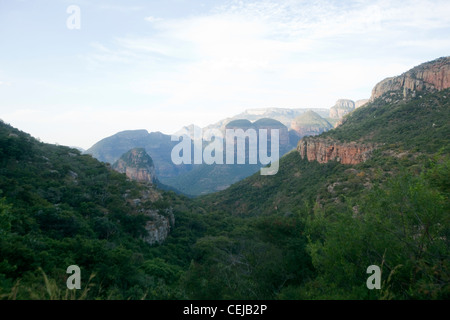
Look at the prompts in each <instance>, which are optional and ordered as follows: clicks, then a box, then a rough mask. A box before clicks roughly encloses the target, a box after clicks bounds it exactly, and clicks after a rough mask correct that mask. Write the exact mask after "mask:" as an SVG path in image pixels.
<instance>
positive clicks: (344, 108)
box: [330, 99, 355, 119]
mask: <svg viewBox="0 0 450 320" xmlns="http://www.w3.org/2000/svg"><path fill="white" fill-rule="evenodd" d="M353 110H355V102H354V101H353V100H348V99H339V100H338V101H336V103H335V105H334V106H332V107H331V108H330V118H332V119H342V117H343V116H345V115H346V114H347V113H350V112H352V111H353Z"/></svg>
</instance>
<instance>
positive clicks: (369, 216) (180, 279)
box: [0, 57, 450, 300]
mask: <svg viewBox="0 0 450 320" xmlns="http://www.w3.org/2000/svg"><path fill="white" fill-rule="evenodd" d="M449 66H450V57H443V58H439V59H436V60H434V61H430V62H427V63H424V64H422V65H419V66H417V67H415V68H413V69H411V70H409V71H407V72H405V73H404V74H402V75H399V76H396V77H392V78H388V79H386V80H383V81H381V82H380V83H379V84H377V85H376V86H375V88H374V90H373V91H372V96H371V98H370V101H368V102H366V103H365V104H364V105H362V106H360V107H359V108H356V105H355V109H354V110H353V111H350V112H349V113H347V114H345V115H344V116H343V118H342V119H340V121H339V124H338V125H337V126H336V127H335V128H330V129H329V130H324V131H323V132H321V133H319V132H317V133H318V134H316V135H313V136H311V135H310V136H304V137H301V138H300V140H299V141H298V142H297V143H296V146H295V148H294V149H293V150H291V151H289V152H287V153H285V154H284V156H282V157H281V158H280V160H279V171H278V173H277V174H275V175H267V176H264V175H260V174H259V173H255V174H253V175H251V176H249V177H247V178H245V179H243V180H241V181H238V182H236V183H234V184H232V185H231V186H229V187H227V188H226V189H225V190H222V191H219V192H214V193H209V194H205V195H201V196H199V197H196V198H193V199H192V198H188V197H185V196H183V195H180V194H177V193H176V192H173V191H167V190H162V189H160V188H159V187H158V185H157V184H156V183H155V180H154V176H155V174H154V173H156V178H159V176H158V170H159V172H160V173H162V172H164V170H161V167H160V168H159V169H158V166H157V159H159V160H158V161H161V162H163V161H164V160H165V159H167V155H166V154H155V153H154V152H155V151H158V150H166V149H170V146H171V145H170V143H171V142H170V136H165V135H162V134H158V133H148V132H147V131H137V132H134V131H128V132H124V133H119V134H117V135H115V136H113V137H109V138H106V139H105V140H104V141H102V143H99V144H98V145H97V146H96V149H95V151H96V152H97V156H98V155H101V156H102V157H104V158H105V159H108V162H109V163H113V165H110V164H108V163H105V162H101V161H99V160H97V159H96V158H94V157H92V156H90V155H88V154H82V153H81V152H80V151H79V150H76V149H74V148H69V147H64V146H57V145H51V144H45V143H42V142H40V141H38V140H37V139H35V138H33V137H31V136H30V135H29V134H27V133H25V132H22V131H20V130H18V129H16V128H13V127H12V126H10V125H8V124H6V123H3V122H0V190H1V194H0V256H1V260H0V297H1V298H3V299H115V300H118V299H119V300H120V299H154V300H165V299H180V300H181V299H197V300H203V299H238V300H260V299H279V300H306V299H308V300H314V299H338V300H344V299H345V300H347V299H352V300H353V299H356V300H359V299H367V300H371V299H394V300H403V299H407V300H420V299H423V300H431V299H440V300H448V299H449V298H450V276H449V275H450V264H449V261H450V259H449V257H450V242H449V239H450V215H449V212H450V201H449V196H450V184H449V180H448V177H449V176H450V157H449V152H450V126H449V125H448V119H450V99H449V97H450V82H449V81H448V79H449V76H450V72H449V70H450V68H449ZM339 105H341V106H342V107H343V109H345V108H347V107H350V108H351V107H352V105H351V104H348V103H347V102H345V103H342V104H340V103H339ZM344 111H345V110H344ZM305 113H306V112H304V113H303V114H305ZM338 114H339V112H338ZM298 116H301V115H296V116H295V118H297V117H298ZM318 116H320V114H318V113H317V112H315V114H314V113H313V112H308V113H306V117H307V118H311V119H313V120H314V121H322V120H326V121H328V120H327V119H323V117H320V118H318ZM295 118H294V119H295ZM294 119H293V120H294ZM235 120H238V121H237V123H236V122H235V123H234V124H233V122H231V124H230V123H228V124H229V125H230V126H233V125H239V126H242V125H245V126H255V123H256V124H257V125H258V126H268V125H274V124H276V125H277V126H278V127H280V128H282V127H281V126H280V124H279V123H278V122H274V121H276V120H273V119H270V120H265V119H263V120H262V121H261V123H259V124H258V123H257V121H253V122H251V120H248V119H235ZM300 120H301V119H300ZM300 120H299V119H297V121H295V122H296V123H301V121H300ZM291 122H292V121H291ZM325 124H326V123H325ZM328 124H329V125H332V124H331V123H330V122H329V121H328ZM281 125H283V124H282V123H281ZM309 128H314V127H313V126H310V127H309ZM284 130H289V128H288V127H287V126H285V129H284ZM309 130H310V131H311V129H309ZM287 136H288V137H289V136H290V135H289V134H288V135H287ZM136 143H139V144H141V145H140V146H139V148H138V149H135V148H136V146H134V147H131V148H129V146H131V145H134V144H136ZM175 143H176V142H175ZM289 143H291V142H289ZM105 146H106V147H105ZM117 146H119V147H120V148H117ZM130 150H131V151H130ZM147 150H150V151H153V153H151V152H147ZM122 151H123V152H122ZM169 154H170V153H169ZM116 161H117V162H116ZM114 162H115V163H114ZM127 168H130V169H129V170H127ZM182 168H184V170H186V171H185V172H187V173H190V172H194V170H195V169H196V168H194V167H191V168H188V167H187V166H182ZM202 168H215V169H214V170H219V168H221V167H220V166H215V167H213V166H211V167H202ZM138 169H139V170H138ZM140 169H142V170H140ZM116 170H117V171H116ZM153 170H154V171H153ZM177 170H181V169H179V168H177V167H176V166H175V165H174V166H173V167H171V166H168V169H167V174H168V175H169V174H173V176H175V175H176V173H177ZM118 171H119V172H118ZM225 172H226V171H225ZM208 174H211V173H208ZM215 174H217V175H218V174H219V172H216V173H215ZM186 183H189V181H187V182H186ZM190 183H191V184H192V181H191V182H190ZM74 264H76V265H78V266H80V268H81V269H82V272H83V273H82V274H83V288H82V290H80V291H78V290H77V291H78V292H77V291H72V292H69V291H67V289H66V286H65V280H66V278H67V274H66V268H67V266H68V265H74ZM370 266H378V267H379V268H380V270H381V274H380V289H377V290H371V289H370V288H369V287H368V286H367V283H368V279H369V278H368V277H369V276H370V274H368V271H367V270H368V268H369V267H370Z"/></svg>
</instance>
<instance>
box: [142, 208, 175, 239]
mask: <svg viewBox="0 0 450 320" xmlns="http://www.w3.org/2000/svg"><path fill="white" fill-rule="evenodd" d="M146 215H147V216H148V217H149V218H150V219H149V221H147V223H146V225H145V230H147V236H145V237H144V241H145V242H147V243H148V244H150V245H153V244H157V243H158V244H161V243H163V242H164V240H166V238H167V236H168V235H169V233H170V230H171V229H172V227H173V226H174V224H175V217H174V215H173V212H172V209H171V208H170V209H165V210H164V212H163V213H161V212H160V211H159V210H148V211H147V212H146Z"/></svg>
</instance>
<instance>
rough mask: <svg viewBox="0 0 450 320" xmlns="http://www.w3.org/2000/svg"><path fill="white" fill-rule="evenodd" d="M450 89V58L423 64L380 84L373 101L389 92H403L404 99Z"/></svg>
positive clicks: (373, 94)
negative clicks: (421, 93) (426, 92)
mask: <svg viewBox="0 0 450 320" xmlns="http://www.w3.org/2000/svg"><path fill="white" fill-rule="evenodd" d="M447 88H450V57H443V58H439V59H436V60H433V61H430V62H426V63H423V64H421V65H419V66H417V67H414V68H412V69H411V70H409V71H407V72H405V73H403V74H401V75H400V76H397V77H390V78H387V79H384V80H383V81H381V82H379V83H378V84H377V85H376V86H375V87H374V88H373V90H372V96H371V98H370V100H371V101H373V100H375V99H377V98H378V97H381V96H382V95H384V94H385V93H387V92H391V91H398V90H400V91H402V93H403V98H404V99H406V98H408V97H410V96H411V97H414V96H415V95H416V93H417V92H420V91H424V90H426V91H436V90H437V91H439V90H443V89H447Z"/></svg>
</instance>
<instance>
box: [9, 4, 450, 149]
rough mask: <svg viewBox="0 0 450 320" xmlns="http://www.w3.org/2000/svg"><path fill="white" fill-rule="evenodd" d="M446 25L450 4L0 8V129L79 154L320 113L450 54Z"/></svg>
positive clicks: (365, 95)
mask: <svg viewBox="0 0 450 320" xmlns="http://www.w3.org/2000/svg"><path fill="white" fill-rule="evenodd" d="M71 5H76V6H78V7H79V9H80V27H81V28H80V29H69V28H68V27H67V20H68V18H69V17H70V16H71V14H70V13H68V12H67V9H68V7H69V6H71ZM449 16H450V3H449V2H448V1H419V0H416V1H408V3H405V2H404V1H385V0H376V1H330V0H324V1H314V2H312V1H296V0H286V1H274V0H263V1H226V0H218V1H213V2H212V1H200V0H194V1H192V0H190V1H188V0H170V1H164V2H161V1H143V0H133V1H128V2H127V3H126V4H124V3H121V2H119V1H100V0H99V1H85V0H80V1H66V0H60V1H39V2H37V1H29V0H20V1H19V0H13V1H1V0H0V43H1V45H2V50H0V96H1V100H0V101H1V102H0V119H2V120H3V121H5V122H7V123H10V124H11V125H13V126H15V127H17V128H19V129H21V130H23V131H26V132H28V133H30V134H31V135H33V136H35V137H37V138H40V139H41V140H42V141H44V142H48V143H59V144H62V145H70V146H77V147H81V148H84V149H88V148H89V147H91V146H92V145H93V144H94V143H95V142H97V141H99V140H101V139H103V138H105V137H107V136H110V135H112V134H115V133H117V132H119V131H123V130H134V129H145V130H147V131H149V132H152V131H160V132H163V133H166V134H170V133H174V132H176V131H178V130H179V129H180V128H182V127H183V126H187V125H190V124H196V125H198V126H201V127H204V126H206V125H208V124H211V123H215V122H217V121H219V120H221V119H224V118H227V117H231V116H233V115H235V114H238V113H241V112H243V111H244V110H246V109H256V108H330V107H331V106H333V105H334V103H335V102H336V100H338V99H341V98H346V99H352V100H354V101H356V100H359V99H365V98H369V97H370V93H371V90H372V88H373V86H374V85H375V84H376V83H377V82H379V81H381V80H383V79H384V78H386V77H390V76H395V75H398V74H401V73H403V72H405V71H407V70H408V69H410V68H412V67H414V66H416V65H418V64H420V63H423V62H426V61H430V60H434V59H436V58H439V57H442V56H448V55H449V52H450V38H449V37H448V34H450V19H449V18H448V17H449Z"/></svg>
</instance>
